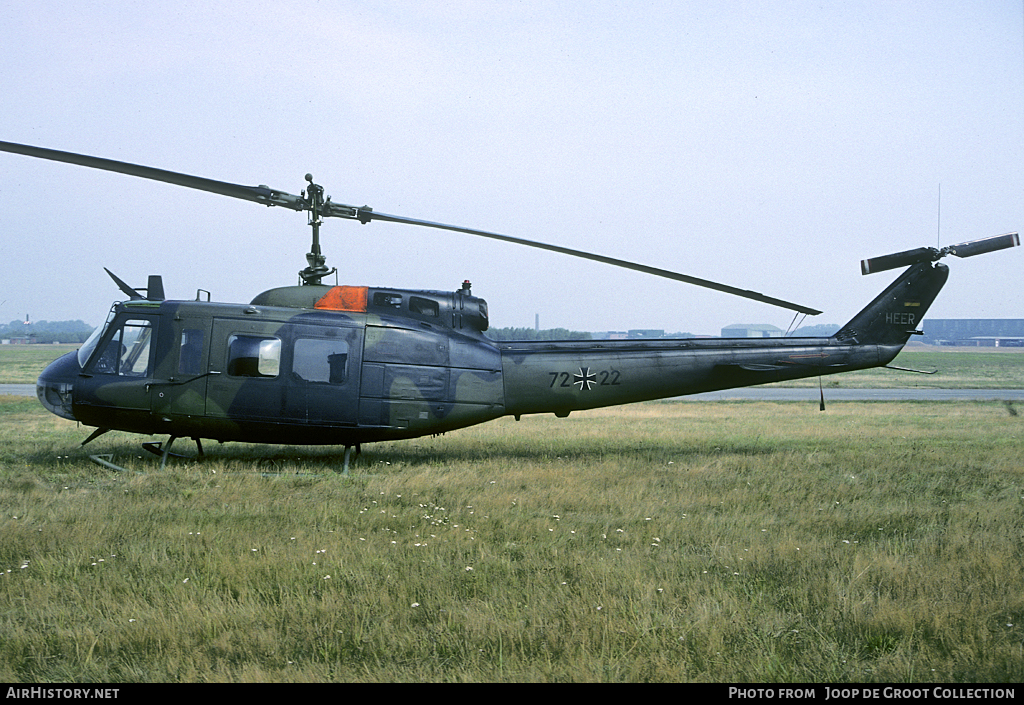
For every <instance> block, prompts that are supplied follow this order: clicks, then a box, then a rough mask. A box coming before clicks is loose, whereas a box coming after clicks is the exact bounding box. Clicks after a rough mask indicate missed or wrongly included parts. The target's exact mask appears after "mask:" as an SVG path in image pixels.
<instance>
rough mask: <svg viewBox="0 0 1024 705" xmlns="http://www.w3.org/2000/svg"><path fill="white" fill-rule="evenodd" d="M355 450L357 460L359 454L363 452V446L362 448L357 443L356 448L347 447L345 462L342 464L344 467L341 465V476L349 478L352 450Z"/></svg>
mask: <svg viewBox="0 0 1024 705" xmlns="http://www.w3.org/2000/svg"><path fill="white" fill-rule="evenodd" d="M353 448H355V449H356V457H357V458H358V457H359V454H360V453H362V452H363V449H362V446H360V445H359V444H358V443H356V444H355V445H354V446H345V460H344V461H343V462H342V465H341V474H342V475H345V476H348V468H349V464H350V463H349V461H350V460H351V458H352V449H353Z"/></svg>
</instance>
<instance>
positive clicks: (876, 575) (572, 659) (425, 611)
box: [0, 398, 1024, 682]
mask: <svg viewBox="0 0 1024 705" xmlns="http://www.w3.org/2000/svg"><path fill="white" fill-rule="evenodd" d="M1021 423H1022V421H1021V417H1018V416H1013V415H1011V414H1010V413H1008V409H1007V407H1005V406H1003V405H1000V404H995V403H941V404H914V403H906V404H888V403H887V404H873V403H838V402H836V403H832V404H831V405H830V406H829V410H828V411H827V412H826V413H824V414H822V413H818V412H817V411H816V407H815V406H812V405H804V404H797V403H776V404H770V403H749V402H748V403H713V404H701V405H696V404H692V403H651V404H642V405H633V406H629V407H623V408H620V409H614V410H604V411H594V412H588V413H582V414H575V413H574V414H573V415H572V416H571V417H570V418H568V419H563V420H556V419H554V418H552V417H524V418H523V420H522V421H521V422H518V423H517V422H515V421H512V420H501V421H498V422H495V423H492V424H487V425H484V426H480V427H478V428H474V429H469V430H465V431H460V432H458V433H453V434H449V435H447V436H444V437H441V438H430V439H423V440H420V441H408V442H403V443H394V444H381V445H376V446H370V447H367V449H366V452H365V453H364V454H363V456H362V457H361V458H360V459H359V462H358V464H357V465H356V468H355V472H356V476H355V477H353V478H351V479H345V478H342V477H340V476H338V475H337V474H336V473H335V472H334V471H335V470H336V469H337V468H338V467H339V465H340V455H339V454H337V453H336V452H334V451H333V450H332V449H306V448H287V447H261V446H244V445H226V446H217V447H214V448H208V449H207V450H208V456H209V457H208V459H207V460H206V462H204V463H201V464H197V463H191V462H179V463H178V464H176V465H173V464H172V465H169V467H168V468H167V470H166V471H163V472H161V471H158V469H157V465H158V463H157V461H156V460H155V459H154V458H152V457H149V458H140V457H139V456H140V455H142V453H141V452H139V451H138V439H137V438H134V437H130V436H128V435H121V434H116V433H111V434H108V435H106V436H104V437H102V438H101V439H99V440H97V441H94V445H95V446H96V447H95V448H93V447H91V446H90V447H88V450H89V451H91V452H104V453H112V454H113V455H114V460H115V462H117V463H119V464H121V465H123V466H125V467H128V468H130V469H132V470H137V471H144V474H138V475H136V474H124V473H116V472H112V471H109V470H105V469H103V468H100V467H98V466H96V465H94V464H92V463H90V462H89V461H88V460H87V457H86V452H87V451H85V450H82V449H79V448H78V447H77V443H78V442H79V441H80V440H81V438H83V437H84V435H85V430H84V429H78V428H76V427H75V425H74V424H72V423H68V422H64V421H61V420H60V419H57V418H55V417H51V416H49V415H47V414H46V413H45V412H44V411H42V410H40V409H38V407H37V405H36V404H34V402H32V401H31V400H17V399H12V398H5V399H0V633H2V635H3V638H2V639H0V680H3V681H32V682H39V681H105V682H132V681H328V680H340V681H412V680H415V681H805V682H809V681H831V682H842V681H898V682H912V681H938V682H965V681H1012V682H1018V681H1020V680H1021V679H1022V678H1024V570H1022V568H1024V549H1022V544H1024V542H1022V539H1024V470H1022V469H1024V442H1022V440H1021V430H1022V429H1021ZM264 475H268V476H264Z"/></svg>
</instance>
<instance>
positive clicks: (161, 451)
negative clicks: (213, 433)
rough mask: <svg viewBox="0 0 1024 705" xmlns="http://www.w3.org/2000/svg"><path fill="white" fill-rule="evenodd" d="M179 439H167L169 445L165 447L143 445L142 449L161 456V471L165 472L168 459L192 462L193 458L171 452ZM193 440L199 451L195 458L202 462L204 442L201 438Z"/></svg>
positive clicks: (159, 444)
mask: <svg viewBox="0 0 1024 705" xmlns="http://www.w3.org/2000/svg"><path fill="white" fill-rule="evenodd" d="M177 439H178V437H177V436H171V437H170V438H168V439H167V444H166V445H164V444H163V443H143V444H142V447H143V448H145V449H146V450H148V451H149V452H150V453H152V454H153V455H159V456H160V469H161V470H163V469H164V468H165V467H167V458H179V459H181V460H192V458H191V457H190V456H187V455H180V454H178V453H172V452H171V446H172V445H174V441H176V440H177ZM192 440H193V441H195V442H196V448H198V449H199V453H198V454H197V455H196V456H195V458H196V459H198V460H202V459H203V457H204V455H203V442H202V440H200V439H199V438H193V439H192Z"/></svg>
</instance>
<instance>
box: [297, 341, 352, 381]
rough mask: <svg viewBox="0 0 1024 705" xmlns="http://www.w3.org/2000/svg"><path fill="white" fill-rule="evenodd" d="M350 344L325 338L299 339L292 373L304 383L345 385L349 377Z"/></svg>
mask: <svg viewBox="0 0 1024 705" xmlns="http://www.w3.org/2000/svg"><path fill="white" fill-rule="evenodd" d="M347 368H348V343H347V342H345V341H344V340H328V339H324V338H298V339H297V340H296V341H295V354H294V355H293V356H292V373H293V374H294V375H295V376H297V377H298V378H299V379H301V380H302V381H304V382H327V383H329V384H344V383H345V380H346V379H347V377H348V369H347Z"/></svg>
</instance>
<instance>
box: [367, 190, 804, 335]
mask: <svg viewBox="0 0 1024 705" xmlns="http://www.w3.org/2000/svg"><path fill="white" fill-rule="evenodd" d="M359 219H360V220H384V221H388V222H391V223H405V224H408V225H422V226H424V227H428V228H438V229H440V230H451V231H454V232H459V233H467V234H469V235H479V236H481V237H487V238H491V239H493V240H501V241H503V242H511V243H515V244H517V245H526V246H527V247H536V248H538V249H541V250H548V251H550V252H558V253H560V254H563V255H571V256H573V257H581V258H583V259H589V260H593V261H594V262H602V263H604V264H610V265H612V266H614V267H622V268H624V269H632V270H634V271H636V272H643V273H644V274H651V275H654V276H656V277H664V278H665V279H672V280H674V281H678V282H684V283H686V284H696V285H697V286H702V287H705V288H707V289H714V290H715V291H722V292H725V293H727V294H733V295H735V296H741V297H743V298H745V299H751V300H753V301H760V302H761V303H766V304H771V305H773V306H780V307H782V308H788V309H789V310H790V311H798V312H799V313H805V314H808V315H811V316H817V315H818V314H819V313H821V311H818V310H817V309H813V308H809V307H807V306H801V305H800V304H794V303H791V302H789V301H783V300H782V299H776V298H774V297H771V296H765V295H764V294H761V293H758V292H756V291H751V290H749V289H738V288H736V287H734V286H729V285H727V284H719V283H718V282H713V281H709V280H707V279H700V278H698V277H691V276H688V275H686V274H679V273H677V272H671V271H668V270H667V269H659V268H657V267H649V266H647V265H645V264H637V263H635V262H628V261H626V260H621V259H616V258H614V257H605V256H604V255H598V254H594V253H593V252H584V251H583V250H574V249H572V248H569V247H561V246H560V245H549V244H547V243H543V242H534V241H533V240H524V239H523V238H519V237H512V236H510V235H499V234H498V233H491V232H486V231H484V230H475V229H473V228H463V227H461V226H458V225H445V224H444V223H434V222H431V221H429V220H417V219H415V218H405V217H403V216H398V215H388V214H387V213H378V212H377V211H369V210H363V209H360V211H359Z"/></svg>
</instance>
